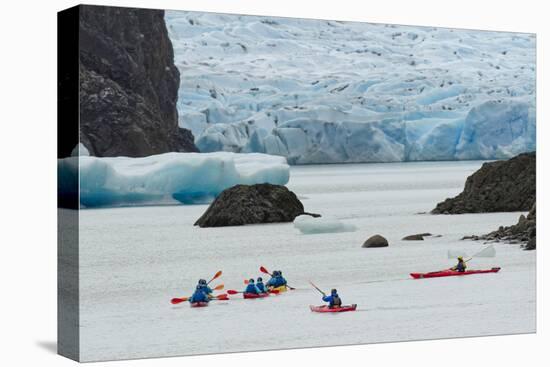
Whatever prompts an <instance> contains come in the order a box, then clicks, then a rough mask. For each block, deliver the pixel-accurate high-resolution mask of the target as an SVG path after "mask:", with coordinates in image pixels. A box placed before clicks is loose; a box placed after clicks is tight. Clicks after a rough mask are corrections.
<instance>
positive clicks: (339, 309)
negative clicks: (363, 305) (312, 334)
mask: <svg viewBox="0 0 550 367" xmlns="http://www.w3.org/2000/svg"><path fill="white" fill-rule="evenodd" d="M356 308H357V305H356V304H352V305H344V306H340V307H333V308H330V307H328V306H327V305H324V306H309V309H310V310H311V311H313V312H346V311H355V309H356Z"/></svg>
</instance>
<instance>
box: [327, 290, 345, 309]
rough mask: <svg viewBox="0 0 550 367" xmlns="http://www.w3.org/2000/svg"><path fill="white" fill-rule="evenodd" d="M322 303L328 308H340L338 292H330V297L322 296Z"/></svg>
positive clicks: (340, 301)
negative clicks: (325, 303)
mask: <svg viewBox="0 0 550 367" xmlns="http://www.w3.org/2000/svg"><path fill="white" fill-rule="evenodd" d="M323 301H325V302H328V307H329V308H335V307H340V306H342V300H341V299H340V296H339V295H338V291H337V290H336V289H333V290H331V291H330V296H327V295H324V296H323Z"/></svg>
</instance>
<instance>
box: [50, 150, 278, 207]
mask: <svg viewBox="0 0 550 367" xmlns="http://www.w3.org/2000/svg"><path fill="white" fill-rule="evenodd" d="M57 164H58V172H59V177H60V179H59V183H60V191H61V192H62V193H63V192H64V191H67V194H71V192H70V190H72V188H74V187H77V184H75V182H74V181H75V180H78V178H80V192H79V194H80V204H81V206H83V207H104V206H121V205H144V204H147V205H149V204H166V203H174V202H179V203H185V204H193V203H205V202H209V201H211V200H212V199H213V198H214V197H216V196H217V195H218V194H219V193H220V192H222V191H223V190H225V189H226V188H229V187H231V186H234V185H237V184H246V185H252V184H257V183H266V182H267V183H271V184H277V185H285V184H286V183H287V182H288V179H289V166H288V164H287V162H286V159H285V158H284V157H277V156H270V155H266V154H259V153H252V154H238V153H230V152H217V153H204V154H203V153H165V154H159V155H151V156H148V157H143V158H128V157H112V158H99V157H91V156H79V157H69V158H64V159H58V163H57ZM78 166H80V172H78ZM79 176H80V177H79Z"/></svg>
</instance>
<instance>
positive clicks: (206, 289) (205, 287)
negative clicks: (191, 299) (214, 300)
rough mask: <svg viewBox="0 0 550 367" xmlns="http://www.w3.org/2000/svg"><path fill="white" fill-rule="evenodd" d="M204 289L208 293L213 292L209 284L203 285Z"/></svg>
mask: <svg viewBox="0 0 550 367" xmlns="http://www.w3.org/2000/svg"><path fill="white" fill-rule="evenodd" d="M202 290H203V292H204V293H206V294H212V288H210V287H209V286H207V285H203V286H202Z"/></svg>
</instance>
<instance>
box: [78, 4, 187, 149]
mask: <svg viewBox="0 0 550 367" xmlns="http://www.w3.org/2000/svg"><path fill="white" fill-rule="evenodd" d="M79 47H80V53H79V56H80V72H79V74H80V75H79V76H80V139H81V142H82V143H83V144H84V145H85V146H86V147H87V148H88V149H89V151H90V153H91V154H92V155H95V156H120V155H124V156H131V157H139V156H146V155H151V154H159V153H165V152H170V151H175V152H189V151H197V148H196V147H195V144H194V142H193V135H192V134H191V132H190V131H189V130H186V129H181V128H179V127H178V113H177V109H176V102H177V95H178V88H179V83H180V75H179V72H178V69H177V68H176V66H175V65H174V51H173V48H172V43H171V41H170V39H169V38H168V32H167V30H166V25H165V22H164V11H162V10H150V9H133V8H118V7H104V6H89V5H82V6H80V24H79Z"/></svg>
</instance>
